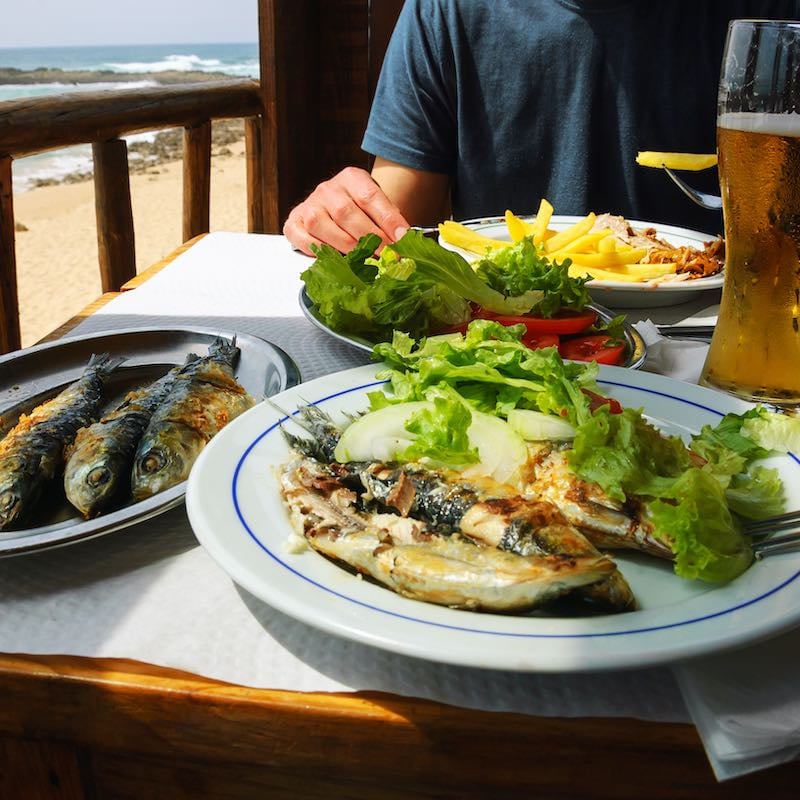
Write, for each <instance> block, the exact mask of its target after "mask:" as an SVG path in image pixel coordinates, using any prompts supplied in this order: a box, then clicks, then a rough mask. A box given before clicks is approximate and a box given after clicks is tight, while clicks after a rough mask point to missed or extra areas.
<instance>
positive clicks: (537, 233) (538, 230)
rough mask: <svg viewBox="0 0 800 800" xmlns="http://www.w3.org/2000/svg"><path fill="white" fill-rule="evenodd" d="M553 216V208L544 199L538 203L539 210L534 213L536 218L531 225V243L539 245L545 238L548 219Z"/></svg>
mask: <svg viewBox="0 0 800 800" xmlns="http://www.w3.org/2000/svg"><path fill="white" fill-rule="evenodd" d="M552 216H553V206H551V205H550V203H548V202H547V200H545V199H544V198H542V199H541V200H540V201H539V210H538V211H537V212H536V217H535V218H534V220H533V222H532V223H531V230H532V231H533V243H534V244H541V243H542V242H543V241H544V240H545V239H546V238H548V237H547V234H548V230H547V226H548V225H549V224H550V218H551V217H552Z"/></svg>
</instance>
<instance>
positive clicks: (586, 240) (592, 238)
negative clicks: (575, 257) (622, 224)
mask: <svg viewBox="0 0 800 800" xmlns="http://www.w3.org/2000/svg"><path fill="white" fill-rule="evenodd" d="M611 233H612V230H611V228H605V229H604V230H602V231H592V232H591V233H585V234H584V235H583V236H579V237H578V238H577V239H575V241H573V242H570V243H569V244H567V245H566V246H565V247H563V248H562V249H561V250H553V251H552V252H548V253H547V255H548V258H555V257H556V256H561V255H562V253H565V252H566V251H567V250H569V251H570V252H572V253H597V252H598V251H599V245H600V244H601V242H602V241H603V240H604V239H607V238H608V237H609V236H611ZM611 238H612V241H613V237H611Z"/></svg>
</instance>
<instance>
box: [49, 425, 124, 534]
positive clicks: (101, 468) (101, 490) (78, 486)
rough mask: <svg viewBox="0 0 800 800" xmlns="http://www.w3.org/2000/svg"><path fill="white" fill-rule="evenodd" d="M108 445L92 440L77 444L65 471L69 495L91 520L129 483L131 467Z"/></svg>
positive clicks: (73, 502) (71, 501) (113, 500)
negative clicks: (85, 444) (126, 465)
mask: <svg viewBox="0 0 800 800" xmlns="http://www.w3.org/2000/svg"><path fill="white" fill-rule="evenodd" d="M104 444H108V443H104V442H103V441H102V440H100V442H99V443H98V442H95V441H92V440H90V441H89V443H88V445H87V446H86V447H77V448H76V449H75V450H74V451H73V453H72V455H71V456H70V459H69V462H68V464H67V469H66V471H65V472H64V491H65V492H66V495H67V498H68V499H69V501H70V503H72V505H74V506H75V508H77V509H78V511H80V512H81V514H83V515H84V517H86V518H87V519H88V518H90V517H94V516H97V514H99V513H101V512H102V511H105V510H107V509H108V508H109V507H110V506H111V505H112V504H113V503H114V502H115V501H116V500H117V498H118V497H120V496H121V495H122V494H123V493H124V492H125V491H126V490H127V489H128V486H129V478H130V469H126V468H125V467H124V459H123V458H119V457H117V456H116V455H115V453H114V452H113V451H109V449H107V447H106V446H104ZM112 444H113V443H112Z"/></svg>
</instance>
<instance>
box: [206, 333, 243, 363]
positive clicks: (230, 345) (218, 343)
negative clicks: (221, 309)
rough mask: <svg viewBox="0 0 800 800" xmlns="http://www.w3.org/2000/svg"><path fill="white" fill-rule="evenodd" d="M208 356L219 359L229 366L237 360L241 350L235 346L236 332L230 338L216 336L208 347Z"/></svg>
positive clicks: (215, 359)
mask: <svg viewBox="0 0 800 800" xmlns="http://www.w3.org/2000/svg"><path fill="white" fill-rule="evenodd" d="M208 353H209V356H210V357H211V358H212V359H214V361H221V362H222V363H223V364H229V365H230V366H231V367H232V366H233V365H234V364H235V363H236V362H237V361H238V359H239V354H240V353H241V350H240V349H239V348H238V347H237V346H236V334H234V335H233V338H231V339H225V338H224V337H222V336H218V337H217V338H216V339H214V341H213V342H212V343H211V345H210V346H209V348H208Z"/></svg>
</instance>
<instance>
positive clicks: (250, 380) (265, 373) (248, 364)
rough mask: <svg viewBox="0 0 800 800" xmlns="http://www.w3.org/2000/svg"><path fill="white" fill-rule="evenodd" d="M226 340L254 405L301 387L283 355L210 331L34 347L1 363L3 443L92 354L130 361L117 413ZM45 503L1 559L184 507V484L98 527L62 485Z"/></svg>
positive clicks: (113, 387)
mask: <svg viewBox="0 0 800 800" xmlns="http://www.w3.org/2000/svg"><path fill="white" fill-rule="evenodd" d="M218 336H221V337H223V338H225V339H232V338H233V336H236V345H237V346H238V347H239V349H240V356H239V361H238V363H237V365H236V378H237V380H238V381H239V383H240V384H241V385H242V386H243V387H244V388H245V389H246V390H247V391H248V392H249V393H250V395H252V397H253V398H255V400H256V402H258V401H259V400H261V399H263V398H265V397H270V396H271V395H273V394H276V393H278V392H282V391H283V390H284V389H289V388H291V387H292V386H296V385H297V384H298V383H299V382H300V373H299V371H298V369H297V366H296V365H295V363H294V362H293V361H292V359H291V358H290V357H289V356H288V355H287V354H286V353H285V352H284V351H283V350H281V349H280V348H279V347H276V346H275V345H273V344H271V343H270V342H267V341H266V340H264V339H261V338H259V337H257V336H251V335H250V334H244V333H237V332H234V331H226V330H216V329H210V328H131V329H127V330H119V331H114V332H106V333H98V334H91V335H88V336H75V337H70V338H64V339H59V340H58V341H55V342H52V343H46V344H41V345H36V346H34V347H30V348H26V349H25V350H19V351H17V352H15V353H10V354H8V355H6V356H2V357H0V438H2V436H4V435H5V433H7V432H8V431H9V430H10V429H11V428H12V427H13V426H14V425H15V424H16V422H17V420H18V418H19V416H20V415H21V414H25V413H28V412H30V411H31V410H32V409H33V408H34V407H35V406H37V405H39V404H40V403H43V402H45V401H46V400H49V399H50V398H51V397H54V396H55V395H56V394H58V392H60V391H61V390H62V389H64V388H65V387H66V386H67V385H69V384H70V383H71V382H72V381H74V380H76V379H77V378H79V377H80V375H81V373H82V372H83V370H84V368H85V366H86V364H87V363H88V361H89V359H90V358H91V356H92V354H94V353H109V354H111V355H115V356H124V357H125V361H124V363H123V364H122V366H121V367H119V368H118V369H117V370H116V371H115V372H114V373H113V374H112V376H111V377H110V378H109V381H108V383H107V386H106V398H105V407H104V411H105V410H110V409H112V408H114V407H115V406H116V405H117V404H118V403H119V402H120V401H121V400H122V398H123V397H124V396H125V395H126V394H127V393H128V392H129V391H132V390H134V389H137V388H141V387H143V386H146V385H147V384H149V383H151V382H152V381H154V380H157V379H158V378H160V377H161V376H162V375H163V374H165V373H166V372H167V371H168V370H170V369H171V368H172V367H174V366H175V365H176V364H182V363H183V362H184V360H185V358H186V356H187V355H188V354H189V353H196V354H197V355H200V356H202V355H205V354H206V353H207V352H208V347H209V345H210V344H211V343H212V342H213V341H214V339H216V338H217V337H218ZM56 483H57V484H58V485H57V486H54V487H52V488H51V490H50V491H49V492H48V493H46V495H45V496H44V497H43V498H42V499H41V501H40V503H39V509H38V510H37V511H36V512H35V514H34V517H33V519H32V520H31V522H30V527H26V528H20V529H18V530H9V531H3V532H0V557H4V556H13V555H21V554H24V553H30V552H35V551H38V550H42V549H45V548H49V547H57V546H63V545H68V544H74V543H76V542H79V541H83V540H86V539H90V538H93V537H95V536H100V535H103V534H107V533H111V532H112V531H118V530H120V529H122V528H127V527H129V526H131V525H134V524H136V523H138V522H142V521H144V520H147V519H149V518H151V517H154V516H156V515H157V514H161V513H163V512H164V511H167V510H168V509H170V508H173V507H175V506H177V505H180V504H181V503H182V502H183V500H184V496H185V494H186V481H183V482H182V483H180V484H177V485H176V486H173V487H171V488H169V489H166V490H165V491H163V492H160V493H159V494H157V495H154V496H153V497H149V498H147V499H146V500H142V501H140V502H138V503H133V502H129V503H127V504H125V505H123V506H122V507H120V508H118V509H116V510H114V511H110V512H108V513H106V514H102V515H100V516H98V517H95V518H93V519H89V520H86V519H83V518H82V517H81V516H80V515H79V514H78V512H77V511H76V510H75V509H74V508H72V506H70V504H69V503H68V502H67V499H66V497H65V495H64V491H63V487H62V486H61V483H60V482H56Z"/></svg>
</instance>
